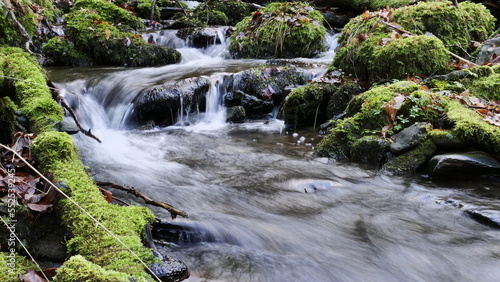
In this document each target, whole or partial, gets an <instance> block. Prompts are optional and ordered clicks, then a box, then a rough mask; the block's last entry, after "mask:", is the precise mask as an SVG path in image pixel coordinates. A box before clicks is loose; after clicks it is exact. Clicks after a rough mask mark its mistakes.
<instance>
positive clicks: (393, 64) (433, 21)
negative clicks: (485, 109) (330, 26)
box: [330, 2, 494, 81]
mask: <svg viewBox="0 0 500 282" xmlns="http://www.w3.org/2000/svg"><path fill="white" fill-rule="evenodd" d="M493 29H494V18H493V16H492V15H491V14H490V13H489V11H488V10H487V9H486V8H485V7H484V6H482V5H481V4H474V3H469V2H463V3H460V5H459V7H458V8H457V7H455V6H453V5H451V2H419V3H418V4H416V5H410V6H405V7H402V8H398V9H394V10H392V9H390V10H380V11H377V12H366V13H364V14H363V15H360V16H358V17H356V18H353V19H352V20H351V21H350V22H349V23H348V24H347V25H346V26H345V27H344V28H343V30H342V34H341V36H340V38H339V42H340V45H339V49H338V54H337V55H336V56H335V58H334V60H333V62H332V64H331V66H330V70H334V69H341V70H343V71H344V72H345V73H347V74H348V75H350V76H352V77H356V78H359V79H364V80H371V81H378V80H382V79H402V78H404V77H406V76H430V75H434V74H439V73H444V72H447V71H448V69H447V64H448V61H449V60H450V59H451V56H450V55H449V54H447V52H449V51H452V52H455V53H458V54H464V53H465V52H464V51H463V50H467V48H468V46H469V42H470V41H473V40H475V41H482V40H485V39H486V38H487V37H488V35H489V34H490V33H492V32H493Z"/></svg>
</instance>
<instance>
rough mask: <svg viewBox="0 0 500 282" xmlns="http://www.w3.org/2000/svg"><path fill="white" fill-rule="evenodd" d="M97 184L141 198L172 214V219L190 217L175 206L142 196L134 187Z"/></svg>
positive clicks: (105, 183) (98, 182)
mask: <svg viewBox="0 0 500 282" xmlns="http://www.w3.org/2000/svg"><path fill="white" fill-rule="evenodd" d="M95 184H96V185H98V186H106V187H112V188H115V189H119V190H122V191H125V192H127V193H130V194H132V195H134V196H136V197H139V198H141V199H143V200H144V201H146V204H149V205H153V206H155V207H160V208H164V209H166V210H167V211H168V212H170V215H171V216H172V219H175V218H176V217H177V216H182V217H188V215H187V213H186V212H185V211H181V210H179V209H177V208H174V207H173V206H171V205H169V204H167V203H164V202H157V201H154V200H153V199H151V198H150V197H148V196H146V195H144V194H142V193H141V192H139V191H137V190H136V189H135V188H134V187H125V186H122V185H118V184H115V183H111V182H101V181H95Z"/></svg>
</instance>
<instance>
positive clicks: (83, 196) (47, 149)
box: [32, 132, 156, 281]
mask: <svg viewBox="0 0 500 282" xmlns="http://www.w3.org/2000/svg"><path fill="white" fill-rule="evenodd" d="M32 149H33V153H34V154H35V155H36V157H37V159H38V161H39V169H40V170H41V171H50V172H52V173H53V174H54V176H55V177H56V178H57V180H58V181H64V182H65V183H67V185H68V186H69V191H68V194H69V196H70V197H71V198H72V199H73V201H74V202H76V204H75V203H73V202H72V201H69V200H67V199H65V200H62V201H61V202H60V205H61V208H62V209H63V221H64V223H65V225H66V226H67V228H68V229H69V231H70V232H71V236H70V238H69V240H68V241H67V247H68V250H69V252H70V253H71V254H75V255H76V254H78V255H81V256H82V257H84V258H85V260H83V259H81V258H75V259H74V260H70V261H68V264H69V265H68V267H67V268H68V269H75V268H74V267H72V266H71V265H73V264H74V263H78V264H79V265H80V266H82V267H83V266H84V268H82V269H78V268H77V269H76V272H75V271H65V269H66V268H65V267H62V268H61V270H62V271H61V274H58V275H60V276H62V277H60V279H61V280H62V281H75V279H76V280H77V281H78V280H86V279H87V274H88V273H87V269H88V267H87V264H89V263H90V262H91V263H93V264H96V265H98V266H100V267H102V268H103V269H104V270H106V271H111V272H112V273H116V272H120V273H121V274H120V277H134V278H135V279H139V280H141V281H145V280H149V279H151V277H150V276H149V274H148V273H147V272H146V271H145V270H144V266H143V265H142V264H141V263H140V262H139V261H138V260H137V258H136V257H135V256H134V255H133V254H132V253H131V252H130V251H128V250H127V249H126V248H125V247H124V246H123V245H121V244H120V243H119V242H118V241H117V240H116V238H114V237H113V236H111V235H110V234H109V233H108V232H106V231H105V230H104V229H103V228H100V227H99V226H98V225H96V223H95V222H94V221H93V220H91V219H90V218H89V217H88V216H87V215H86V214H85V213H84V212H83V211H82V210H81V208H83V209H85V210H86V211H87V212H88V213H89V214H91V215H92V216H93V217H94V218H98V219H99V221H100V222H101V223H102V224H103V225H104V226H106V228H107V229H108V230H110V231H111V232H112V233H113V234H114V235H115V236H117V237H118V238H119V239H120V240H121V241H122V242H124V243H125V244H126V245H127V246H128V248H130V249H131V250H132V251H133V252H135V253H136V254H137V255H138V256H139V257H140V258H141V259H142V260H143V261H144V262H146V263H147V264H151V263H153V262H155V261H156V258H155V257H154V256H153V255H152V253H151V251H150V250H149V249H147V248H146V247H144V246H143V244H142V240H141V238H142V235H143V230H144V225H145V224H146V223H149V222H151V221H152V220H154V216H153V214H152V213H151V211H149V210H148V209H146V208H142V207H138V206H128V207H120V206H116V205H110V204H108V203H107V202H106V201H105V199H104V197H102V194H101V192H100V191H99V189H98V188H97V186H95V184H94V183H93V181H92V179H91V178H90V177H89V176H88V175H87V174H86V172H85V169H84V167H83V165H82V163H81V162H80V160H79V158H78V153H77V149H76V147H75V145H74V143H73V140H72V138H71V137H70V136H69V135H67V134H66V133H61V132H44V133H41V134H40V135H39V136H38V137H37V138H36V139H35V141H34V143H33V146H32ZM75 260H76V262H75ZM86 260H88V261H89V262H86ZM98 266H95V265H94V266H93V268H94V269H99V267H98ZM96 271H97V270H96ZM97 272H98V273H100V272H102V271H101V270H98V271H97ZM75 275H76V276H75ZM75 277H76V278H75ZM118 281H121V280H118Z"/></svg>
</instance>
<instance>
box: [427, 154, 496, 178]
mask: <svg viewBox="0 0 500 282" xmlns="http://www.w3.org/2000/svg"><path fill="white" fill-rule="evenodd" d="M427 172H428V174H429V175H430V176H454V177H459V176H470V175H477V176H478V175H484V174H497V173H500V162H498V161H497V160H495V159H494V158H493V157H492V156H491V155H489V154H487V153H485V152H482V151H472V152H467V153H456V154H442V155H437V156H434V157H433V158H432V159H431V160H430V162H429V165H428V167H427Z"/></svg>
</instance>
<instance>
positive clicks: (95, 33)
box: [66, 0, 181, 66]
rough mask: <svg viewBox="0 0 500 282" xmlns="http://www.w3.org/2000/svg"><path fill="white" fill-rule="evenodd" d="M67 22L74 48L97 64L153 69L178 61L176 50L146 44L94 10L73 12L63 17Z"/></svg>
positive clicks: (178, 55) (179, 57) (82, 9)
mask: <svg viewBox="0 0 500 282" xmlns="http://www.w3.org/2000/svg"><path fill="white" fill-rule="evenodd" d="M95 1H97V0H95ZM98 2H100V1H98ZM120 10H121V9H120ZM66 20H67V25H66V27H67V34H68V35H69V36H70V37H71V39H72V40H73V42H74V43H75V47H76V48H77V49H78V50H79V51H81V52H82V53H84V54H87V55H88V56H90V57H91V58H93V59H94V60H95V61H97V62H98V63H100V64H108V65H126V66H153V65H165V64H172V63H177V62H179V61H180V59H181V54H180V53H179V52H178V51H177V50H175V49H172V48H167V47H164V46H161V45H152V44H148V43H146V42H145V41H144V40H143V39H142V38H140V36H136V35H135V34H133V33H131V32H122V31H120V30H119V29H118V28H117V27H115V26H114V25H112V24H110V23H108V22H106V21H105V18H103V17H102V16H101V15H100V14H98V13H97V12H96V11H95V10H89V9H84V8H81V9H79V10H74V11H73V12H72V13H70V14H67V15H66Z"/></svg>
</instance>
